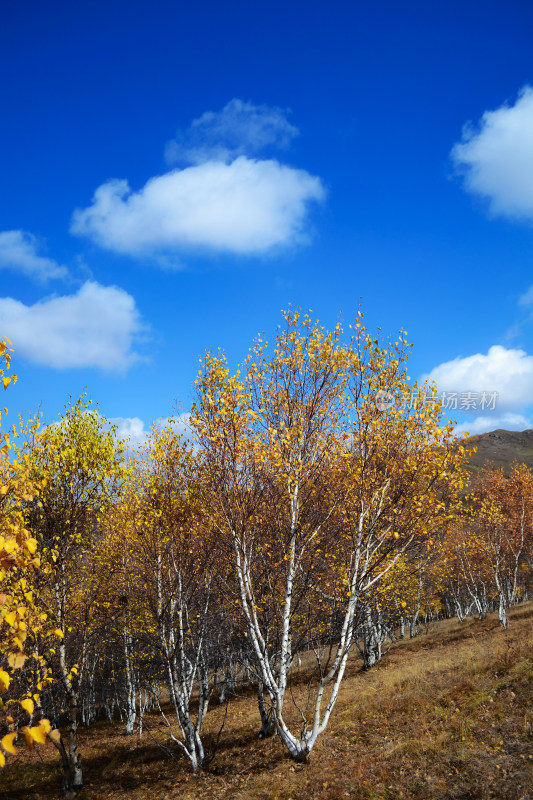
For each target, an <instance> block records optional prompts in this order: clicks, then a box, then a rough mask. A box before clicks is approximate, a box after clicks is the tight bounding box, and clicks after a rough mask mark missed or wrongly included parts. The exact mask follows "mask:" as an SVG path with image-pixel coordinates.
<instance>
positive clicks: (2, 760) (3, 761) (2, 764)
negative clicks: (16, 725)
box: [0, 750, 6, 769]
mask: <svg viewBox="0 0 533 800" xmlns="http://www.w3.org/2000/svg"><path fill="white" fill-rule="evenodd" d="M5 765H6V757H5V755H4V754H3V753H2V751H1V750H0V769H1V768H2V767H5Z"/></svg>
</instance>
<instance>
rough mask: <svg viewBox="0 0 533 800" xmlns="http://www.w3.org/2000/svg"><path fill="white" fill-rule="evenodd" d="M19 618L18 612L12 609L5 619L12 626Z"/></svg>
mask: <svg viewBox="0 0 533 800" xmlns="http://www.w3.org/2000/svg"><path fill="white" fill-rule="evenodd" d="M16 619H17V612H16V611H11V612H10V613H9V614H6V615H5V617H4V621H5V622H6V623H7V625H9V627H10V628H12V627H13V625H14V624H15V622H16Z"/></svg>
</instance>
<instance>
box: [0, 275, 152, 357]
mask: <svg viewBox="0 0 533 800" xmlns="http://www.w3.org/2000/svg"><path fill="white" fill-rule="evenodd" d="M0 328H1V329H2V331H3V333H4V334H5V335H6V336H9V338H10V339H11V341H12V342H13V347H14V348H15V350H16V351H17V354H20V355H21V356H25V357H26V358H27V359H29V360H30V361H33V362H34V363H36V364H42V365H45V366H49V367H54V368H56V369H65V368H69V367H96V368H99V369H102V370H117V371H120V372H123V371H125V370H126V369H127V368H128V367H130V366H131V365H132V364H133V363H134V362H136V361H138V360H139V359H140V356H139V355H138V354H137V353H136V352H135V351H134V349H133V347H134V342H135V339H136V337H137V336H138V335H139V334H140V333H141V332H142V331H143V330H144V326H143V325H142V323H141V320H140V316H139V312H138V311H137V308H136V306H135V300H134V299H133V297H132V296H131V295H129V294H128V293H127V292H125V291H124V290H123V289H119V288H118V287H116V286H101V285H100V284H98V283H96V282H93V281H87V282H86V283H85V284H83V286H82V287H81V288H80V289H79V291H78V292H77V293H76V294H73V295H64V296H59V297H58V296H52V297H49V298H45V299H43V300H40V301H39V302H37V303H35V304H34V305H30V306H27V305H24V303H21V302H19V301H18V300H14V299H13V298H11V297H3V298H0Z"/></svg>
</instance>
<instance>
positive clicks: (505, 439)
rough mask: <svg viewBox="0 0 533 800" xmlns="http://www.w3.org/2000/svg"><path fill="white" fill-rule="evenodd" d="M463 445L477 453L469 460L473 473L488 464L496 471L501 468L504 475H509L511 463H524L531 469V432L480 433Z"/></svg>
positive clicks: (532, 461) (532, 460) (532, 443)
mask: <svg viewBox="0 0 533 800" xmlns="http://www.w3.org/2000/svg"><path fill="white" fill-rule="evenodd" d="M465 444H466V445H467V446H469V445H470V446H472V445H474V446H475V447H477V452H476V453H474V454H473V455H472V456H470V459H469V461H470V466H471V467H472V470H473V471H474V472H477V470H479V469H480V468H481V467H483V466H485V464H490V465H491V466H495V467H497V468H498V469H499V468H501V467H503V471H504V472H505V474H506V475H509V473H510V471H511V465H512V463H513V461H519V462H520V463H525V464H527V466H528V467H529V468H530V469H533V430H527V431H503V430H497V431H491V432H490V433H480V434H478V435H477V436H471V437H470V438H469V439H467V440H466V442H465Z"/></svg>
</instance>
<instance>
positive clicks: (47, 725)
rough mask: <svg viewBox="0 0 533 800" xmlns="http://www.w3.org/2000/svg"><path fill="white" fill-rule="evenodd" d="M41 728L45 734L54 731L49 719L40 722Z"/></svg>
mask: <svg viewBox="0 0 533 800" xmlns="http://www.w3.org/2000/svg"><path fill="white" fill-rule="evenodd" d="M39 727H40V728H41V730H43V731H44V732H45V733H50V731H51V730H52V726H51V725H50V722H49V721H48V720H47V719H41V720H39Z"/></svg>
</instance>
